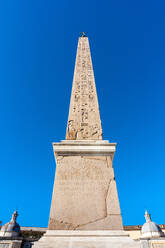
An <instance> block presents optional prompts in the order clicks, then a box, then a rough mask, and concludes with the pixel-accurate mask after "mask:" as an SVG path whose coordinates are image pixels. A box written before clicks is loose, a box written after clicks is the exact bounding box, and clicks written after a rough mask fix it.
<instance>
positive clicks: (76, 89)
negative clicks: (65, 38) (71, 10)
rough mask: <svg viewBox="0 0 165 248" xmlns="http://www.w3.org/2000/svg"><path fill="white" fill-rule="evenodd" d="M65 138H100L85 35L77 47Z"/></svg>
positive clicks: (96, 102) (96, 103) (97, 112)
mask: <svg viewBox="0 0 165 248" xmlns="http://www.w3.org/2000/svg"><path fill="white" fill-rule="evenodd" d="M66 139H71V140H75V139H77V140H82V139H91V140H92V139H93V140H97V139H102V127H101V120H100V113H99V106H98V100H97V93H96V86H95V79H94V73H93V67H92V60H91V55H90V48H89V41H88V38H87V37H80V38H79V42H78V48H77V56H76V64H75V71H74V78H73V86H72V95H71V103H70V110H69V118H68V126H67V132H66Z"/></svg>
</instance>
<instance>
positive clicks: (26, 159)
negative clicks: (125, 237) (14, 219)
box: [0, 0, 165, 227]
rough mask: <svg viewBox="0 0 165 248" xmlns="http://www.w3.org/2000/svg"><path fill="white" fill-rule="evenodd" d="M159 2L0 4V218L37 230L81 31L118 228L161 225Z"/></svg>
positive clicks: (162, 17) (162, 20)
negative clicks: (111, 149)
mask: <svg viewBox="0 0 165 248" xmlns="http://www.w3.org/2000/svg"><path fill="white" fill-rule="evenodd" d="M164 9H165V2H164V1H163V0H162V1H159V0H155V1H152V0H139V1H132V0H125V1H123V0H115V1H111V0H107V1H97V0H95V1H94V0H90V1H89V0H83V1H79V0H75V1H73V0H69V1H67V0H65V1H64V0H60V1H57V0H48V1H44V0H35V1H34V0H28V1H22V0H20V1H19V0H5V1H0V35H1V39H0V220H2V221H3V223H5V222H7V221H8V220H9V218H10V215H11V213H12V212H13V211H14V210H15V209H16V208H17V209H18V211H19V214H20V216H19V218H18V222H19V223H20V225H23V226H43V227H45V226H47V223H48V217H49V209H50V204H51V195H52V188H53V180H54V173H55V161H54V155H53V151H52V142H57V141H60V140H61V139H64V138H65V129H66V122H67V117H68V109H69V101H70V93H71V85H72V77H73V70H74V62H75V55H76V47H77V40H78V36H79V33H80V32H81V31H86V32H87V33H88V37H89V41H90V46H91V53H92V59H93V66H94V72H95V78H96V87H97V92H98V98H99V104H100V111H101V118H102V125H103V132H104V139H109V140H110V141H111V142H117V143H118V146H117V152H116V155H115V158H114V169H115V174H116V181H117V187H118V193H119V199H120V205H121V211H122V216H123V222H124V224H125V225H131V224H132V225H133V224H143V223H144V217H143V215H144V210H145V209H146V208H147V209H148V210H149V211H150V212H151V213H152V217H153V220H154V221H155V222H157V223H165V215H164V205H165V197H164V196H165V193H164V192H165V142H164V138H165V14H164Z"/></svg>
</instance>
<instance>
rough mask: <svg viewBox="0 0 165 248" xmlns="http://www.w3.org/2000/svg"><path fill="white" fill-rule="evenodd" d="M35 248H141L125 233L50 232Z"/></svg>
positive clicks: (138, 242) (137, 242) (35, 244)
mask: <svg viewBox="0 0 165 248" xmlns="http://www.w3.org/2000/svg"><path fill="white" fill-rule="evenodd" d="M33 247H34V248H140V241H134V240H132V239H131V238H130V237H129V236H128V235H127V234H126V233H125V232H124V231H54V230H48V231H47V232H46V234H45V235H44V236H43V237H42V238H41V239H40V240H39V241H38V242H36V243H34V246H33Z"/></svg>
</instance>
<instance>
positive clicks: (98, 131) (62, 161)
mask: <svg viewBox="0 0 165 248" xmlns="http://www.w3.org/2000/svg"><path fill="white" fill-rule="evenodd" d="M53 149H54V154H55V160H56V174H55V181H54V189H53V196H52V203H51V211H50V218H49V225H48V229H49V230H122V229H123V225H122V218H121V212H120V206H119V200H118V194H117V188H116V182H115V176H114V170H113V156H114V153H115V150H116V143H109V142H108V141H107V140H103V139H102V126H101V120H100V112H99V105H98V99H97V93H96V86H95V79H94V72H93V66H92V60H91V54H90V48H89V41H88V38H87V37H86V36H85V35H84V34H83V35H82V36H81V37H80V38H79V40H78V47H77V55H76V63H75V70H74V77H73V86H72V94H71V102H70V109H69V118H68V124H67V130H66V139H65V140H63V141H61V142H60V143H53Z"/></svg>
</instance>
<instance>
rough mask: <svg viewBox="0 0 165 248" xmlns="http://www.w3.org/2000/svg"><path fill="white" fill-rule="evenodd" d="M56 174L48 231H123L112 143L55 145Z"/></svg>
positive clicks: (86, 141) (63, 142)
mask: <svg viewBox="0 0 165 248" xmlns="http://www.w3.org/2000/svg"><path fill="white" fill-rule="evenodd" d="M53 149H54V153H55V159H56V175H55V182H54V190H53V196H52V204H51V211H50V219H49V226H48V229H49V230H122V229H123V225H122V218H121V212H120V206H119V200H118V194H117V189H116V182H115V177H114V170H113V165H112V162H113V156H114V153H115V150H116V144H115V143H109V142H108V141H103V140H65V141H62V142H60V143H54V144H53Z"/></svg>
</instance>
